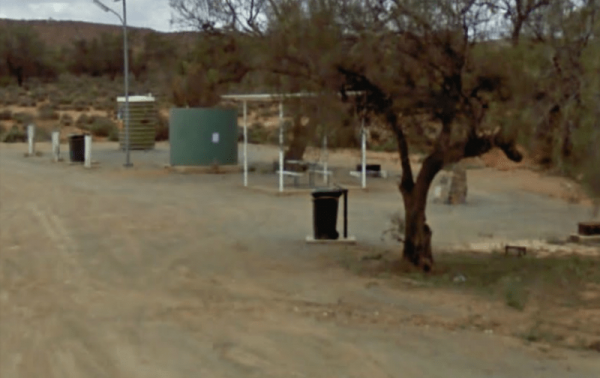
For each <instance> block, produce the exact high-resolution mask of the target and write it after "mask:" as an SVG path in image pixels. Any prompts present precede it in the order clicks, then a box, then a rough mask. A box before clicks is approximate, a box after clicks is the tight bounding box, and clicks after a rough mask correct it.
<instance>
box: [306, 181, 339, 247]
mask: <svg viewBox="0 0 600 378" xmlns="http://www.w3.org/2000/svg"><path fill="white" fill-rule="evenodd" d="M343 193H344V191H343V190H340V189H320V190H315V191H313V192H312V197H313V229H314V238H315V239H330V240H337V239H338V238H339V236H340V234H339V233H338V232H337V229H336V228H337V214H338V203H339V199H340V196H341V195H342V194H343Z"/></svg>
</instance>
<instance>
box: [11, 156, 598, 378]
mask: <svg viewBox="0 0 600 378" xmlns="http://www.w3.org/2000/svg"><path fill="white" fill-rule="evenodd" d="M25 148H26V147H25V146H24V145H11V146H7V145H2V146H0V199H1V203H0V319H1V320H2V321H1V322H0V335H1V337H0V376H1V377H3V378H12V377H40V376H44V377H66V378H68V377H78V378H79V377H111V378H114V377H145V378H146V377H161V378H167V377H168V378H171V377H190V376H207V377H332V376H335V377H357V378H358V377H481V376H494V377H507V378H508V377H510V378H512V377H522V376H523V377H524V376H526V377H557V378H558V377H560V378H562V377H578V378H579V377H590V378H591V377H597V376H598V373H599V372H600V360H599V359H598V355H597V354H592V352H583V351H575V350H563V349H558V348H553V347H549V346H541V345H524V343H523V342H522V341H521V340H519V339H517V338H515V337H511V336H509V335H510V334H511V332H514V327H511V324H513V321H515V322H518V321H519V319H520V316H521V315H516V314H515V313H513V312H510V311H508V310H506V309H501V308H500V307H499V305H498V304H494V303H479V302H476V301H474V300H473V299H472V298H468V297H465V296H463V295H459V294H456V293H441V292H439V291H433V290H429V289H426V288H414V287H412V286H411V285H409V284H406V283H404V284H403V283H402V282H396V281H381V280H377V279H372V278H368V277H359V276H357V275H355V274H353V273H352V272H351V271H348V270H347V269H345V268H343V267H341V266H340V264H339V262H338V260H339V259H340V258H347V256H348V255H350V256H354V255H357V256H358V255H360V254H363V253H366V251H368V250H370V248H371V247H368V245H369V244H368V243H366V244H361V246H360V247H356V248H345V247H313V246H307V245H306V244H304V242H303V241H302V239H303V237H304V235H305V234H306V233H307V232H308V231H309V230H310V219H311V218H310V216H311V212H310V207H309V206H308V205H307V199H306V198H304V197H273V196H268V195H265V194H262V193H256V192H252V191H248V190H244V189H243V188H241V187H240V185H239V177H238V176H239V175H235V176H233V175H216V176H215V175H177V174H171V175H166V174H165V173H164V170H160V169H157V168H156V167H154V168H150V167H148V168H144V164H143V163H140V162H142V161H146V160H142V156H144V155H142V154H139V155H135V156H134V159H135V160H134V161H135V162H136V164H138V163H139V164H138V166H136V168H135V169H133V170H131V171H125V170H124V169H123V168H121V167H120V164H121V162H122V155H121V154H116V155H115V154H113V155H111V153H109V152H108V151H109V150H110V151H113V149H114V146H113V145H111V148H110V149H107V150H106V151H107V152H105V154H104V155H103V154H102V153H100V152H101V151H102V147H101V146H98V147H96V149H95V150H94V151H98V155H96V156H97V157H98V159H99V160H100V161H101V165H100V167H99V168H97V169H92V170H84V169H83V168H81V167H79V166H70V165H68V164H67V163H62V164H53V163H50V162H49V158H48V155H47V154H46V155H44V156H42V157H39V158H28V159H25V158H23V152H24V151H25ZM40 148H41V149H42V150H43V149H45V148H46V149H47V146H41V147H40ZM254 153H255V155H254V156H255V157H256V156H258V155H259V151H254ZM269 153H270V151H267V153H266V155H269ZM111 156H117V157H118V158H115V160H114V162H113V160H110V159H112V158H111ZM145 156H146V158H145V159H147V161H151V158H150V157H151V156H158V157H160V158H161V159H162V158H164V156H162V155H160V153H159V152H157V153H156V155H151V154H146V155H145ZM340 159H342V158H340ZM342 160H343V159H342ZM480 171H481V172H480ZM480 171H479V170H478V171H473V172H480V176H479V178H478V179H475V178H473V180H474V181H476V182H477V183H478V184H477V185H478V186H477V185H475V186H476V189H474V192H475V193H476V194H475V197H476V198H483V197H478V196H479V195H478V194H477V193H478V191H480V192H483V191H485V190H486V188H487V187H488V186H489V187H494V188H496V190H498V191H499V190H500V189H498V188H499V187H498V183H499V182H503V181H505V178H504V177H502V175H495V176H494V174H493V173H490V172H484V170H480ZM236 183H237V184H236ZM380 183H381V186H377V185H378V184H377V183H376V182H375V181H373V186H374V188H375V189H374V190H373V191H372V192H369V193H362V194H356V195H354V194H353V197H352V198H353V202H352V203H353V208H352V214H353V219H354V220H353V223H351V226H352V227H354V228H353V230H356V231H357V235H359V236H360V237H363V236H364V237H365V238H366V236H367V234H369V233H374V230H376V229H377V228H378V227H379V226H380V225H381V221H380V222H379V223H378V222H376V221H373V222H371V220H375V219H379V218H381V217H382V213H383V209H385V208H389V207H390V204H391V203H397V202H398V197H397V192H395V189H394V187H393V185H390V186H391V188H389V190H387V191H386V190H384V189H383V187H384V186H385V185H389V184H390V182H389V181H383V182H380ZM519 198H521V197H519ZM523 198H525V199H524V200H529V197H527V196H525V197H523ZM522 200H523V199H522ZM531 201H533V202H532V203H533V205H535V206H538V205H540V204H542V203H543V204H546V203H550V202H544V201H551V200H550V199H548V200H535V201H534V200H531ZM536 201H538V202H536ZM554 201H555V200H554ZM375 202H378V203H379V204H378V205H376V204H375ZM552 203H554V202H552ZM533 205H532V206H533ZM561 206H563V205H560V204H556V205H555V207H549V210H547V211H555V212H557V214H562V213H560V212H561V211H563V210H562V207H561ZM573 206H575V205H573ZM435 209H437V210H435ZM570 209H571V210H573V211H575V210H576V212H577V211H584V210H582V209H579V210H578V208H577V209H576V208H570ZM464 211H470V210H468V209H467V210H464ZM377 212H378V214H376V215H374V214H373V213H377ZM445 212H447V210H443V209H442V208H432V214H437V215H433V217H434V218H435V217H436V216H439V220H438V221H439V222H441V221H442V219H443V218H444V217H445V216H446V215H444V213H445ZM448 216H449V215H448ZM565 217H566V216H565ZM282 220H285V221H282ZM567 221H568V219H567ZM359 224H364V226H363V228H365V230H364V233H361V232H362V231H361V230H359V228H360V227H358V226H359ZM551 226H552V225H551V224H550V225H549V226H548V227H551ZM358 231H361V232H358ZM439 237H440V238H448V240H450V239H451V236H450V233H447V234H446V233H444V232H443V231H441V232H440V234H439ZM365 240H366V239H365ZM376 240H378V238H375V239H373V240H371V243H372V244H376ZM373 248H374V247H373ZM590 290H591V293H592V294H590V295H593V294H594V288H591V289H590ZM590 316H592V315H590ZM593 332H596V331H593Z"/></svg>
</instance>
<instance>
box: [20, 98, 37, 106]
mask: <svg viewBox="0 0 600 378" xmlns="http://www.w3.org/2000/svg"><path fill="white" fill-rule="evenodd" d="M18 104H19V106H20V107H23V108H33V107H35V106H36V102H35V100H34V99H32V98H29V97H21V98H19V102H18Z"/></svg>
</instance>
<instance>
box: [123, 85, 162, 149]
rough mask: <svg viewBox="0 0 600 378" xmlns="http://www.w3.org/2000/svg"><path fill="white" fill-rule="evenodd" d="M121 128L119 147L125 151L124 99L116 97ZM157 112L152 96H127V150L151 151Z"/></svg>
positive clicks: (154, 137) (153, 143) (153, 142)
mask: <svg viewBox="0 0 600 378" xmlns="http://www.w3.org/2000/svg"><path fill="white" fill-rule="evenodd" d="M117 104H118V106H119V115H121V116H120V118H121V119H122V120H123V127H122V128H121V130H120V132H119V145H120V147H121V149H125V140H126V135H125V121H124V120H125V117H124V115H125V97H117ZM157 123H158V111H157V109H156V101H155V99H154V97H152V96H129V149H131V150H151V149H153V148H154V145H155V139H156V125H157Z"/></svg>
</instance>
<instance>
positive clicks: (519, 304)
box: [504, 279, 529, 311]
mask: <svg viewBox="0 0 600 378" xmlns="http://www.w3.org/2000/svg"><path fill="white" fill-rule="evenodd" d="M520 281H521V280H519V279H517V280H511V281H510V282H507V283H506V286H505V288H504V303H506V305H507V306H508V307H512V308H514V309H515V310H519V311H523V310H524V309H525V306H526V305H527V300H528V298H529V296H528V293H527V289H526V288H525V287H524V286H523V285H522V284H521V282H520Z"/></svg>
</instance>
